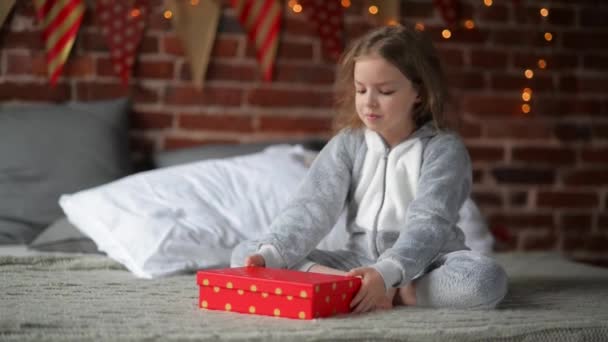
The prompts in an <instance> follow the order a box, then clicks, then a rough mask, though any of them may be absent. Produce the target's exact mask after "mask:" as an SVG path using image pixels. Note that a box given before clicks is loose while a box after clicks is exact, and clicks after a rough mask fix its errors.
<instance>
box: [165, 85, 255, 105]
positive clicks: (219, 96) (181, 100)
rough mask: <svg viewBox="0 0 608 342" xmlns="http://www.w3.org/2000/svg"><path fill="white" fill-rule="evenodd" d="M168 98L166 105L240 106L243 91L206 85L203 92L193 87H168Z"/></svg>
mask: <svg viewBox="0 0 608 342" xmlns="http://www.w3.org/2000/svg"><path fill="white" fill-rule="evenodd" d="M166 96H167V98H166V100H165V101H166V103H167V104H171V105H224V106H239V105H241V99H242V97H243V90H242V89H238V88H231V87H219V86H209V85H205V87H204V88H203V89H202V90H197V89H195V88H193V87H192V86H173V87H168V89H167V95H166Z"/></svg>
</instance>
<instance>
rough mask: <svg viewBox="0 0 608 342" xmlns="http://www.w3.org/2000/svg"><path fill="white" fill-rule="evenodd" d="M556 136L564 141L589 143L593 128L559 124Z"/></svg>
mask: <svg viewBox="0 0 608 342" xmlns="http://www.w3.org/2000/svg"><path fill="white" fill-rule="evenodd" d="M554 132H555V136H556V137H557V138H558V139H559V140H562V141H589V140H591V127H590V126H589V125H582V124H581V125H577V124H567V123H564V124H557V125H556V126H555V130H554Z"/></svg>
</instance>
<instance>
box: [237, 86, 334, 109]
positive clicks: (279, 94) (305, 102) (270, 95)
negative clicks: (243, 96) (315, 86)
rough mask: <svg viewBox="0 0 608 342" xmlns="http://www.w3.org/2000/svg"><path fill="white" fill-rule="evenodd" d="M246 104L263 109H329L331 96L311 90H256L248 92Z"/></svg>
mask: <svg viewBox="0 0 608 342" xmlns="http://www.w3.org/2000/svg"><path fill="white" fill-rule="evenodd" d="M247 103H249V104H251V105H255V106H265V107H293V106H301V107H330V106H331V105H332V95H331V93H329V92H319V91H311V90H279V89H269V88H257V89H252V90H251V91H249V93H248V95H247Z"/></svg>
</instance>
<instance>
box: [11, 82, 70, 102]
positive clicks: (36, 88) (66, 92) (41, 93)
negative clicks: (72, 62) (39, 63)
mask: <svg viewBox="0 0 608 342" xmlns="http://www.w3.org/2000/svg"><path fill="white" fill-rule="evenodd" d="M70 98H71V91H70V86H69V85H68V84H65V83H63V82H62V81H60V83H58V84H56V85H55V86H54V87H51V86H50V84H49V83H39V82H6V81H5V82H0V101H11V100H20V101H40V102H64V101H67V100H69V99H70Z"/></svg>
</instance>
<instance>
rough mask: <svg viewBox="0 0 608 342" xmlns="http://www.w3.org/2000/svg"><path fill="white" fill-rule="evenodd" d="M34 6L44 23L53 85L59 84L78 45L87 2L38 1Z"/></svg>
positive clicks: (70, 0) (43, 37) (78, 0)
mask: <svg viewBox="0 0 608 342" xmlns="http://www.w3.org/2000/svg"><path fill="white" fill-rule="evenodd" d="M34 6H35V7H36V15H37V16H38V20H40V22H41V24H42V39H43V40H44V44H45V46H46V61H47V65H48V72H49V77H50V80H51V85H55V84H56V83H57V79H58V78H59V75H60V74H61V71H62V70H63V66H64V65H65V62H66V61H67V59H68V56H69V55H70V51H71V50H72V45H74V40H75V39H76V35H77V34H78V29H79V28H80V23H81V22H82V16H83V14H84V10H85V4H84V1H83V0H34Z"/></svg>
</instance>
